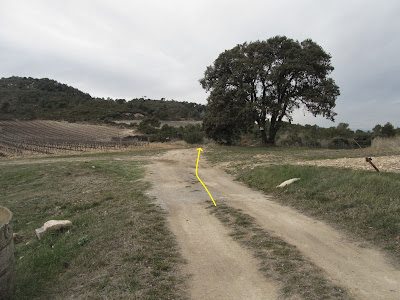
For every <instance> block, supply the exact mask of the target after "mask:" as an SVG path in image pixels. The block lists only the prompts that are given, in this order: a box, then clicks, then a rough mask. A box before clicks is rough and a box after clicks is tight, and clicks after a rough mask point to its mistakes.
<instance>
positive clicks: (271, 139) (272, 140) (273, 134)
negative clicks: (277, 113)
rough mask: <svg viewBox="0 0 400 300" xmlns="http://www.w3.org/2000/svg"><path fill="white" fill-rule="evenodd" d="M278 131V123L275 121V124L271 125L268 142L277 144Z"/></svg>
mask: <svg viewBox="0 0 400 300" xmlns="http://www.w3.org/2000/svg"><path fill="white" fill-rule="evenodd" d="M277 132H278V126H277V123H275V122H274V124H272V123H271V126H270V127H269V134H268V139H267V143H268V144H270V145H275V137H276V133H277Z"/></svg>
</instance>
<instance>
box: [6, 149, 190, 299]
mask: <svg viewBox="0 0 400 300" xmlns="http://www.w3.org/2000/svg"><path fill="white" fill-rule="evenodd" d="M156 153H158V152H156ZM141 155H144V153H141ZM87 158H88V161H86V162H85V161H74V160H71V161H70V162H69V161H65V160H62V159H60V161H59V162H57V163H54V162H51V163H50V162H43V163H41V162H40V161H36V162H35V163H26V164H23V163H22V164H15V165H13V164H7V165H2V167H1V168H2V172H1V174H0V191H1V194H0V196H1V199H2V205H5V206H6V207H8V208H9V209H10V210H11V211H12V212H13V214H14V232H15V233H16V234H17V237H18V238H17V239H16V241H15V261H16V290H15V293H16V294H15V299H184V298H186V296H185V292H184V278H183V277H182V276H181V275H180V273H179V271H178V270H179V268H180V266H181V265H182V264H183V263H184V261H183V259H182V258H181V256H180V254H179V251H178V248H177V245H176V243H175V239H174V237H173V235H172V234H171V233H170V231H169V229H168V227H167V224H166V220H165V217H164V212H163V211H162V210H161V209H160V208H159V207H158V206H156V205H155V204H154V203H153V201H152V200H151V199H149V198H148V197H147V196H145V194H144V192H145V191H146V189H147V188H148V183H145V182H143V181H142V180H141V179H142V178H143V175H144V171H143V162H140V161H132V160H130V156H128V155H126V156H124V155H121V154H119V155H118V160H114V159H113V154H107V155H96V156H94V157H91V156H90V155H88V156H87ZM54 160H57V159H56V158H54ZM50 219H69V220H71V221H72V223H73V227H72V228H71V229H70V230H69V231H66V232H65V231H64V232H58V233H54V234H48V235H46V236H45V237H44V238H42V239H41V240H37V238H36V237H35V234H34V229H35V228H38V227H40V226H42V225H43V223H44V222H45V221H47V220H50Z"/></svg>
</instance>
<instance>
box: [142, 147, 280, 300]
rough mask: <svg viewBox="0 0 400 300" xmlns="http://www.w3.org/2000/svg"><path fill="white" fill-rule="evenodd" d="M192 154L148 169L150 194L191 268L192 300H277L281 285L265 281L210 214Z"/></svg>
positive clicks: (187, 269) (173, 155)
mask: <svg viewBox="0 0 400 300" xmlns="http://www.w3.org/2000/svg"><path fill="white" fill-rule="evenodd" d="M194 151H195V150H194ZM181 153H182V154H185V158H184V159H182V158H181V157H180V155H181ZM192 153H193V150H189V151H171V152H168V153H167V154H166V155H164V156H162V158H161V159H157V160H155V161H154V163H153V164H151V165H149V167H148V168H149V175H148V177H149V178H148V179H149V180H150V181H151V182H152V183H153V188H152V191H151V192H150V194H151V195H153V196H156V197H157V199H158V201H159V203H160V204H161V205H162V206H163V207H164V208H165V209H166V210H167V211H168V220H169V223H170V226H171V230H172V231H173V233H174V234H175V236H176V237H177V240H178V244H179V246H180V248H181V251H182V255H183V257H184V258H185V259H187V262H188V263H187V265H186V267H185V269H184V270H183V271H184V273H185V274H187V275H188V276H189V278H190V279H189V285H190V287H189V288H190V290H189V292H190V295H191V298H192V299H276V298H277V297H278V287H277V285H276V284H275V283H273V282H269V281H267V280H266V279H265V277H263V275H262V274H261V273H260V272H259V271H258V267H257V261H256V260H255V259H254V258H253V257H252V256H251V254H250V253H249V252H248V251H247V250H245V249H243V248H242V247H240V246H239V244H238V243H237V242H235V241H234V240H233V239H232V238H231V237H230V236H229V233H228V230H227V229H226V228H225V227H224V226H223V225H222V224H221V223H220V222H219V221H218V220H217V219H216V218H215V217H214V216H212V215H211V214H210V213H209V212H208V211H207V210H206V207H207V206H209V205H210V203H209V202H208V201H206V200H207V198H206V197H205V194H204V190H202V189H203V187H202V186H201V185H200V183H199V182H198V180H197V179H196V175H195V170H194V169H193V163H196V162H195V161H193V160H189V158H191V154H192ZM187 154H189V155H187ZM193 158H194V159H196V158H197V157H196V152H195V156H193ZM206 196H207V194H206ZM207 197H208V196H207Z"/></svg>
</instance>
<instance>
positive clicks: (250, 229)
mask: <svg viewBox="0 0 400 300" xmlns="http://www.w3.org/2000/svg"><path fill="white" fill-rule="evenodd" d="M209 208H212V209H211V210H210V212H211V213H212V214H214V215H216V216H217V217H218V218H219V219H220V220H221V221H222V222H223V224H225V226H227V227H228V228H229V229H230V230H231V236H232V237H233V238H234V239H235V240H237V241H238V242H240V243H241V244H242V245H244V246H246V247H247V248H248V249H250V251H252V253H253V255H254V256H255V257H256V258H257V260H258V261H259V264H260V271H261V272H262V273H263V274H264V275H265V277H267V278H268V279H270V278H271V277H272V278H274V279H275V280H276V281H278V282H279V283H280V284H281V294H282V295H281V296H282V299H292V297H293V299H298V297H299V296H300V298H301V299H310V300H312V299H316V300H317V299H318V300H319V299H351V297H350V296H349V294H348V293H347V291H346V290H345V289H344V288H342V287H340V286H337V285H334V284H333V283H332V282H330V281H328V280H326V279H325V277H324V273H323V271H322V270H321V269H320V268H318V267H317V266H315V265H314V264H313V263H312V262H310V261H309V260H307V259H305V258H304V257H303V256H302V255H301V253H300V252H299V250H297V248H296V247H294V246H292V245H290V244H288V243H286V242H285V241H283V240H282V239H281V238H278V237H276V236H274V235H272V234H270V233H268V232H267V231H266V230H263V229H262V228H261V227H259V226H258V225H257V224H256V222H255V220H254V218H252V217H251V216H249V215H247V214H244V213H243V212H242V211H241V210H238V209H234V208H232V207H230V206H227V205H225V204H219V205H218V206H217V207H214V206H210V207H209Z"/></svg>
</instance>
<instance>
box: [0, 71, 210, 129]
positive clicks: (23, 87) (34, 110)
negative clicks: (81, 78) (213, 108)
mask: <svg viewBox="0 0 400 300" xmlns="http://www.w3.org/2000/svg"><path fill="white" fill-rule="evenodd" d="M204 110H205V106H204V105H201V104H196V103H189V102H178V101H174V100H172V101H166V100H164V99H161V100H150V99H143V98H139V99H132V100H130V101H127V100H125V99H116V100H113V99H110V98H108V99H104V98H93V97H91V96H90V95H89V94H87V93H84V92H82V91H80V90H78V89H75V88H73V87H71V86H68V85H66V84H62V83H59V82H57V81H55V80H51V79H47V78H42V79H36V78H30V77H29V78H26V77H15V76H14V77H10V78H0V120H12V119H21V120H35V119H48V120H66V121H72V122H75V121H96V122H108V121H114V120H122V119H125V120H126V119H134V118H135V114H136V116H137V114H141V115H143V116H148V115H152V116H156V117H157V118H159V119H161V120H181V119H194V120H201V119H202V118H203V115H204Z"/></svg>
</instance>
